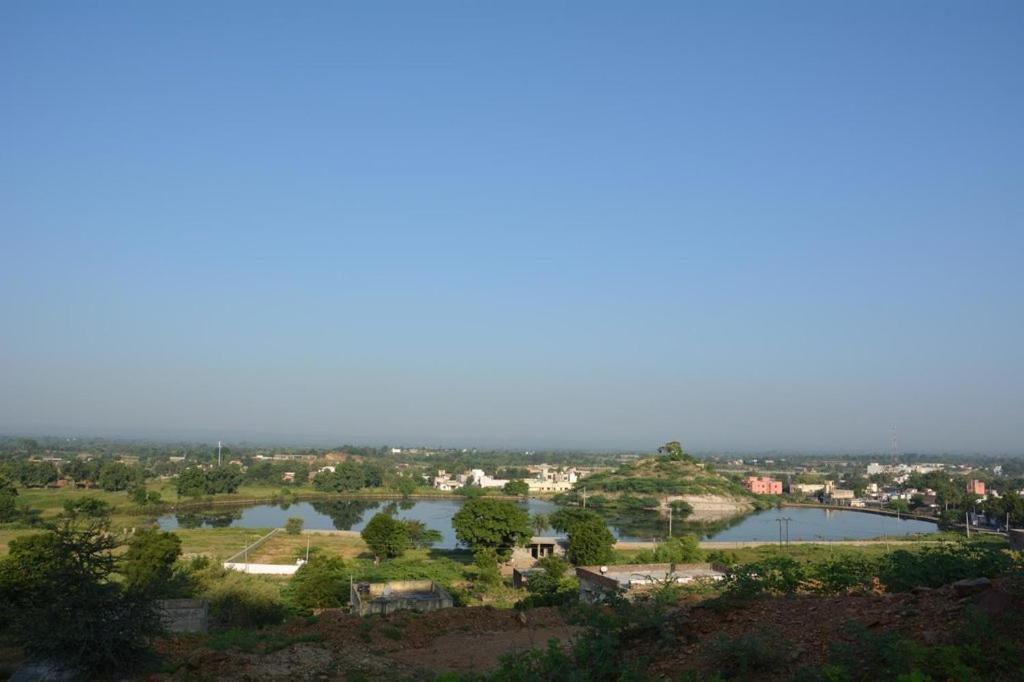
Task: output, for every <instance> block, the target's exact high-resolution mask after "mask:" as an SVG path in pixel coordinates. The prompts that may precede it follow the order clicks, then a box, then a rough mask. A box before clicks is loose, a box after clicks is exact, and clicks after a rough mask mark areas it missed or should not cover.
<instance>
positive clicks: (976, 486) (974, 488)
mask: <svg viewBox="0 0 1024 682" xmlns="http://www.w3.org/2000/svg"><path fill="white" fill-rule="evenodd" d="M967 494H968V495H979V496H984V495H985V481H979V480H978V479H976V478H972V479H971V480H970V481H968V482H967Z"/></svg>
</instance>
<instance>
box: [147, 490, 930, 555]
mask: <svg viewBox="0 0 1024 682" xmlns="http://www.w3.org/2000/svg"><path fill="white" fill-rule="evenodd" d="M518 505H519V506H520V507H521V508H522V509H524V510H526V511H527V512H529V513H530V514H531V515H534V514H551V513H553V512H555V511H557V509H558V507H557V506H556V505H554V504H552V503H551V502H547V501H545V500H527V501H525V502H519V503H518ZM461 506H462V500H455V499H445V500H415V501H412V500H410V501H398V500H395V501H380V500H318V501H315V502H298V503H295V504H291V505H271V504H261V505H255V506H251V507H244V508H234V509H223V508H211V509H198V510H190V511H187V512H180V513H178V514H171V515H167V516H162V517H160V518H159V519H158V523H159V524H160V528H161V529H163V530H172V529H174V528H199V527H206V528H210V527H226V526H232V527H240V528H280V527H283V526H284V525H285V522H287V520H288V519H289V518H291V517H298V518H301V519H302V520H303V521H304V527H305V528H307V529H310V530H335V529H337V530H354V531H360V530H362V529H363V527H365V526H366V523H367V522H368V521H369V520H370V519H371V518H372V517H373V515H374V514H376V513H377V512H381V511H391V512H393V513H394V514H395V516H396V517H397V518H400V519H415V520H417V521H422V522H423V523H424V524H426V526H427V527H428V528H433V529H435V530H438V531H440V532H441V537H442V540H441V542H439V543H437V544H436V545H435V546H436V547H438V548H442V549H452V548H454V547H456V545H457V541H456V539H455V531H454V529H452V525H451V518H452V516H453V515H454V514H455V512H456V511H458V509H459V507H461ZM786 517H788V518H789V519H791V520H790V522H789V539H790V540H864V539H869V538H876V537H881V536H883V535H888V536H895V535H912V534H915V533H931V532H934V531H935V529H936V528H935V524H933V523H931V522H928V521H918V520H915V519H900V520H896V519H895V518H892V517H888V516H879V515H877V514H864V513H861V512H855V511H849V510H833V509H810V508H794V507H788V508H785V509H769V510H766V511H760V512H755V513H753V514H749V515H747V516H743V517H737V518H736V519H733V520H731V521H728V522H724V523H717V524H715V525H713V526H712V525H707V526H702V525H699V524H692V523H680V522H678V521H677V522H676V523H675V524H674V530H675V534H677V535H679V534H682V533H695V534H697V535H699V536H700V537H701V538H702V539H706V540H719V541H755V540H770V541H777V540H778V539H779V523H778V521H776V519H781V518H786ZM609 527H610V528H611V530H612V533H613V534H614V535H615V537H616V538H618V539H620V540H634V541H635V540H650V539H652V537H659V538H662V537H664V536H665V535H666V534H667V531H668V527H667V521H666V520H665V519H663V518H661V517H659V516H658V515H657V514H655V513H653V512H650V513H648V515H647V516H644V517H643V518H641V519H639V520H637V519H630V520H629V521H626V520H619V521H618V522H617V521H616V520H612V521H611V522H610V524H609ZM783 532H784V533H785V524H783ZM545 535H557V534H556V533H554V532H553V531H548V532H546V533H545Z"/></svg>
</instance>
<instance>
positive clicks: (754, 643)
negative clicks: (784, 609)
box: [708, 633, 790, 680]
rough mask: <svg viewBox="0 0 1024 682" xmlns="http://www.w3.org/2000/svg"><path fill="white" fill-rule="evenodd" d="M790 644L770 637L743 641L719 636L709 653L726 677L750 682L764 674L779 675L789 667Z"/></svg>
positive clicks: (745, 637) (750, 636) (754, 636)
mask: <svg viewBox="0 0 1024 682" xmlns="http://www.w3.org/2000/svg"><path fill="white" fill-rule="evenodd" d="M789 649H790V646H789V644H788V643H787V642H783V641H780V640H778V639H775V638H773V637H771V636H769V635H767V634H763V633H762V634H749V633H748V634H744V635H740V636H739V637H728V636H726V635H719V636H718V637H717V638H716V639H715V640H713V641H712V642H711V644H710V645H709V647H708V653H709V654H710V656H711V658H712V659H713V660H714V661H715V664H716V665H717V666H718V672H719V673H720V674H723V675H725V676H726V677H735V678H739V679H744V680H745V679H750V678H751V677H754V676H757V675H760V674H762V673H769V672H777V671H778V669H780V668H782V666H783V665H784V664H785V663H786V652H787V651H788V650H789Z"/></svg>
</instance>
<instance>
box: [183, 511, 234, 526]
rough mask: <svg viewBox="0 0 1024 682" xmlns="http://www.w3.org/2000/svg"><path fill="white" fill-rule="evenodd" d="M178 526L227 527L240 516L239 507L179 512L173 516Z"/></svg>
mask: <svg viewBox="0 0 1024 682" xmlns="http://www.w3.org/2000/svg"><path fill="white" fill-rule="evenodd" d="M174 518H175V519H176V520H177V522H178V526H179V527H180V528H202V527H203V526H206V527H207V528H227V527H228V526H230V525H232V524H233V523H234V522H235V521H238V520H239V519H241V518H242V510H241V509H237V508H235V509H217V510H214V509H212V508H210V509H203V510H199V511H195V510H193V511H187V512H179V513H178V514H176V515H175V517H174Z"/></svg>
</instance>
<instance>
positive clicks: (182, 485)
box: [176, 467, 206, 497]
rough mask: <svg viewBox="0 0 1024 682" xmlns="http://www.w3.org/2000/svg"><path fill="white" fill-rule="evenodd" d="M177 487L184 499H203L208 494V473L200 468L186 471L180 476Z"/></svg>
mask: <svg viewBox="0 0 1024 682" xmlns="http://www.w3.org/2000/svg"><path fill="white" fill-rule="evenodd" d="M176 485H177V489H178V495H180V496H182V497H201V496H203V495H205V494H206V472H205V471H203V470H202V469H200V468H198V467H192V468H190V469H185V470H184V471H182V472H181V473H180V474H178V480H177V482H176Z"/></svg>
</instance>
